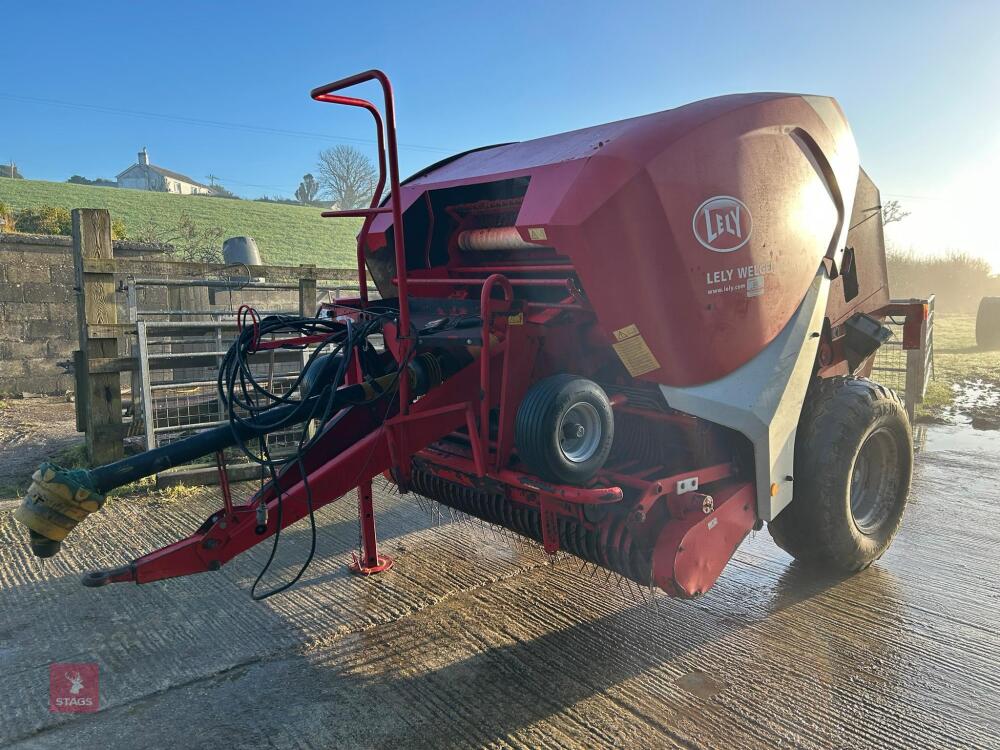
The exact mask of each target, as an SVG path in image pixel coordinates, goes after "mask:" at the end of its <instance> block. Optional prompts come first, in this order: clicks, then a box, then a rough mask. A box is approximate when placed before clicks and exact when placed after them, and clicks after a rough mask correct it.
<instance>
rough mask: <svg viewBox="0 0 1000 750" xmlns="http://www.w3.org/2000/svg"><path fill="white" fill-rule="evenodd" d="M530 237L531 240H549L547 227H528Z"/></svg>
mask: <svg viewBox="0 0 1000 750" xmlns="http://www.w3.org/2000/svg"><path fill="white" fill-rule="evenodd" d="M528 239H529V240H547V239H548V236H546V234H545V227H530V228H529V229H528Z"/></svg>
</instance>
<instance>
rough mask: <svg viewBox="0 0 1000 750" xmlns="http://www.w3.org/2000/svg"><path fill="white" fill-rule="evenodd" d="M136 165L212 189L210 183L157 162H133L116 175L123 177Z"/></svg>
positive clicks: (173, 178)
mask: <svg viewBox="0 0 1000 750" xmlns="http://www.w3.org/2000/svg"><path fill="white" fill-rule="evenodd" d="M136 167H139V168H140V169H142V168H144V167H145V168H148V169H150V170H151V171H153V172H156V173H157V174H160V175H163V176H164V177H169V178H170V179H172V180H180V181H181V182H186V183H188V184H189V185H195V186H197V187H201V188H205V189H206V190H211V189H212V188H211V186H209V185H206V184H204V183H202V182H198V181H197V180H192V179H191V178H190V177H188V176H187V175H186V174H181V173H180V172H174V171H173V170H170V169H166V168H164V167H158V166H156V165H155V164H133V165H132V166H130V167H129V168H128V169H126V170H124V171H122V172H119V173H118V175H116V177H121V176H122V175H124V174H126V173H128V172H131V171H132V170H133V169H135V168H136Z"/></svg>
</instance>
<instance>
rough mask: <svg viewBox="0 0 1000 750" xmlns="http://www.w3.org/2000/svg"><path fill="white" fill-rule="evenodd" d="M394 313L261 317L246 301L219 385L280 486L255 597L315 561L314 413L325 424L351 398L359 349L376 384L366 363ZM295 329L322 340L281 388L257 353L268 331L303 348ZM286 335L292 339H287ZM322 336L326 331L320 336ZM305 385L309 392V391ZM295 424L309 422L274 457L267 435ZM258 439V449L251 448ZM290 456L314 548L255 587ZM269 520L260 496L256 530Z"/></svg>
mask: <svg viewBox="0 0 1000 750" xmlns="http://www.w3.org/2000/svg"><path fill="white" fill-rule="evenodd" d="M391 317H392V312H385V313H381V314H374V315H368V316H366V317H365V318H364V319H363V320H362V321H361V322H359V323H354V322H353V321H351V320H347V321H345V322H341V321H338V320H334V319H330V318H303V317H300V316H293V315H271V316H268V317H266V318H264V319H263V320H258V319H257V317H256V313H255V311H254V310H253V309H251V308H246V307H243V308H240V311H239V316H238V323H239V325H240V334H239V336H238V337H237V339H236V341H234V342H233V345H232V346H231V347H230V348H229V350H228V351H227V352H226V356H225V358H224V359H223V361H222V365H221V366H220V368H219V378H218V383H217V385H218V389H219V397H220V399H222V402H223V404H224V406H225V407H226V409H227V411H228V413H229V428H230V430H231V431H232V435H233V438H234V443H235V444H236V445H238V446H239V447H240V449H241V450H242V451H243V453H244V454H245V455H246V456H247V457H248V458H249V459H250V460H251V461H253V462H256V463H258V464H260V465H261V466H262V467H263V468H264V469H265V470H266V471H267V472H268V474H269V475H270V479H271V481H272V482H273V484H274V487H275V488H276V493H277V494H276V499H277V503H276V508H277V519H276V524H275V533H274V542H273V544H272V546H271V552H270V554H269V555H268V558H267V562H265V563H264V566H263V568H261V571H260V573H259V574H258V575H257V578H256V579H255V580H254V582H253V585H252V586H251V588H250V595H251V596H252V597H253V598H254V599H256V600H261V599H266V598H267V597H269V596H273V595H274V594H277V593H280V592H282V591H285V590H287V589H288V588H290V587H291V586H293V585H294V584H295V583H296V582H297V581H298V580H299V578H301V577H302V575H303V573H305V571H306V569H307V568H308V567H309V564H310V563H311V562H312V559H313V556H314V554H315V552H316V518H315V515H314V512H313V500H312V490H311V488H310V486H309V478H308V472H307V471H306V468H305V465H304V464H303V461H302V457H303V455H304V453H305V452H306V451H307V450H308V449H309V448H310V446H311V445H312V444H313V443H314V442H315V440H316V439H317V437H318V435H319V432H318V431H317V432H315V433H312V434H310V430H309V424H310V423H311V422H312V421H313V420H316V421H318V422H319V424H325V423H326V422H327V420H328V419H330V417H332V416H333V415H334V414H335V413H336V412H337V411H339V410H340V409H342V408H344V407H345V406H348V405H350V402H349V401H346V400H345V398H344V396H345V394H344V392H343V391H341V390H340V388H341V387H342V386H343V385H344V381H345V379H346V375H347V368H348V367H349V366H351V364H352V362H353V361H355V357H354V355H355V353H357V354H358V356H357V358H356V361H357V362H359V363H361V368H362V376H366V377H367V378H368V380H367V383H366V384H369V388H371V385H370V384H374V383H376V382H377V381H376V380H373V379H371V376H372V375H375V374H376V373H370V372H365V371H364V368H365V363H366V362H368V361H369V360H370V359H371V357H370V356H369V355H370V354H371V344H370V342H369V341H368V337H369V336H371V335H373V334H376V333H380V332H381V331H382V325H383V323H384V322H385V321H386V320H387V319H390V318H391ZM248 322H252V324H248ZM296 335H297V336H300V337H303V341H313V342H314V343H316V347H315V349H314V350H313V351H312V352H311V353H310V355H309V359H308V360H307V362H306V364H305V365H304V366H303V367H302V370H301V371H300V372H299V374H298V376H297V377H296V378H295V380H294V382H292V383H291V384H290V385H289V386H288V389H287V391H285V392H284V393H276V392H274V391H273V390H271V389H270V388H268V387H266V386H265V385H264V384H263V383H261V382H260V380H259V379H258V378H257V377H256V376H255V375H254V373H253V369H252V366H251V365H252V363H251V357H252V355H253V354H255V353H257V352H258V351H259V347H260V344H261V341H262V339H264V338H265V337H271V336H275V337H279V338H281V339H282V340H283V342H284V343H282V344H281V348H286V349H289V348H290V349H295V348H305V346H307V345H308V344H298V343H296V338H295V336H296ZM287 336H292V338H290V339H286V338H285V337H287ZM305 337H308V338H305ZM316 337H322V338H321V339H320V340H319V341H318V342H315V341H314V340H315V338H316ZM404 369H405V364H400V366H399V367H398V368H397V369H396V370H395V372H394V373H392V378H391V382H392V387H390V388H384V387H381V386H380V387H379V388H378V390H379V391H380V392H379V393H377V394H373V395H374V397H373V398H372V397H368V398H366V397H361V398H359V399H358V403H371V402H373V401H376V400H378V398H381V397H382V396H384V395H386V394H387V393H391V392H393V391H395V385H396V383H397V381H398V377H399V373H400V372H402V371H403V370H404ZM378 374H379V375H381V374H382V373H378ZM307 389H308V390H309V391H310V392H309V393H305V392H304V391H306V390H307ZM287 407H291V410H290V411H289V412H288V413H287V414H281V415H280V416H279V417H278V418H277V419H274V420H268V421H267V422H266V423H265V422H264V421H262V419H261V418H262V417H265V416H266V415H268V414H269V413H272V410H276V409H283V408H287ZM296 424H302V425H303V426H302V429H301V432H300V434H299V437H298V441H297V444H296V446H295V450H294V451H292V452H291V453H290V454H289V455H288V456H285V457H277V458H276V457H274V456H272V454H271V450H270V448H269V446H268V442H267V436H268V434H269V433H272V432H276V431H279V430H282V429H285V428H287V427H289V426H291V425H296ZM254 442H255V443H256V448H257V450H256V451H255V450H252V449H251V447H250V446H251V445H253V444H254ZM291 463H297V464H298V467H299V471H300V475H301V477H302V483H303V487H304V489H305V493H306V505H307V507H308V510H309V528H310V546H309V554H308V555H307V557H306V559H305V561H304V562H303V564H302V566H301V567H300V568H299V571H298V573H296V574H295V576H294V577H292V578H291V579H290V580H288V581H286V582H284V583H282V584H280V585H278V586H276V587H274V588H272V589H269V590H268V591H265V592H262V593H257V586H258V585H259V584H260V581H261V579H263V577H264V575H265V574H266V573H267V571H268V569H269V568H270V567H271V563H272V562H273V561H274V557H275V554H276V553H277V550H278V542H279V539H280V536H281V526H282V519H281V515H282V499H283V493H282V487H281V483H280V482H279V481H278V471H279V469H281V468H282V467H284V466H286V465H289V464H291ZM267 525H268V524H267V509H266V506H265V505H264V503H260V504H259V505H258V507H257V530H258V533H264V532H265V531H266V529H267Z"/></svg>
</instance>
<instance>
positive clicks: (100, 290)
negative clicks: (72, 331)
mask: <svg viewBox="0 0 1000 750" xmlns="http://www.w3.org/2000/svg"><path fill="white" fill-rule="evenodd" d="M113 255H114V249H113V245H112V242H111V215H110V214H109V213H108V211H107V210H105V209H98V208H76V209H73V265H74V268H75V271H76V321H77V331H78V334H79V342H80V356H79V357H77V358H76V361H77V362H78V363H79V365H80V366H81V367H82V371H81V372H80V373H79V374H78V377H77V382H78V383H79V384H80V386H81V387H82V390H83V393H82V394H81V393H79V392H78V393H77V399H81V398H82V399H83V400H84V401H83V403H84V404H85V411H84V412H82V413H81V416H82V417H83V420H82V422H83V427H84V428H85V431H86V433H87V457H88V458H89V459H90V462H91V463H92V464H95V465H100V464H106V463H108V462H110V461H116V460H118V459H119V458H121V457H122V456H123V455H124V446H123V437H124V431H123V429H122V394H121V376H120V375H119V373H118V372H103V373H91V372H90V361H91V360H92V359H107V358H117V356H118V339H116V338H105V337H106V336H107V333H108V331H107V329H105V330H104V331H102V334H103V336H102V337H101V338H91V336H90V330H89V328H90V326H105V325H114V324H116V323H117V322H118V309H117V306H116V304H115V277H114V274H111V273H91V272H85V271H84V269H83V261H84V259H91V258H99V259H107V260H110V259H111V258H112V257H113Z"/></svg>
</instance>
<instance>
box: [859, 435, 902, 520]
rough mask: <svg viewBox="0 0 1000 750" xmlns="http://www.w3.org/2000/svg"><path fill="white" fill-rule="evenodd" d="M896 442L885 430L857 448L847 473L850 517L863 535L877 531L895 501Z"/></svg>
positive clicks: (867, 439)
mask: <svg viewBox="0 0 1000 750" xmlns="http://www.w3.org/2000/svg"><path fill="white" fill-rule="evenodd" d="M897 453H898V452H897V450H896V440H895V438H894V437H893V436H892V433H890V432H889V431H888V430H886V429H879V430H876V431H875V432H873V433H872V434H871V435H869V436H868V437H867V438H866V439H865V442H864V443H862V444H861V449H860V450H859V451H858V455H857V458H855V459H854V468H853V469H852V470H851V516H852V518H853V519H854V524H855V526H857V527H858V530H859V531H861V533H863V534H871V533H873V532H875V531H876V530H878V528H879V527H880V526H881V525H882V523H883V522H884V521H885V520H886V518H888V517H889V515H890V513H891V512H892V508H893V505H894V504H895V501H896V497H895V495H896V475H897V473H898V466H897V465H896V464H897V460H896V457H897Z"/></svg>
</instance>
